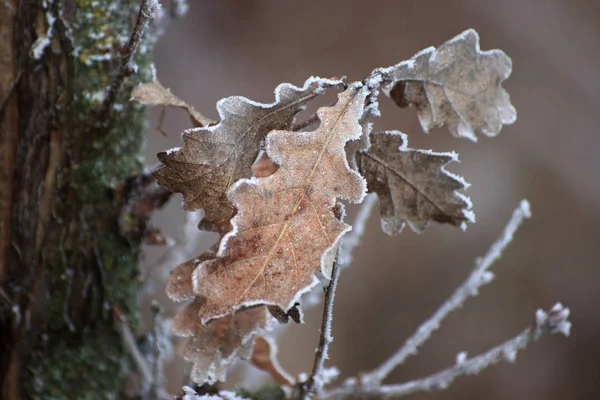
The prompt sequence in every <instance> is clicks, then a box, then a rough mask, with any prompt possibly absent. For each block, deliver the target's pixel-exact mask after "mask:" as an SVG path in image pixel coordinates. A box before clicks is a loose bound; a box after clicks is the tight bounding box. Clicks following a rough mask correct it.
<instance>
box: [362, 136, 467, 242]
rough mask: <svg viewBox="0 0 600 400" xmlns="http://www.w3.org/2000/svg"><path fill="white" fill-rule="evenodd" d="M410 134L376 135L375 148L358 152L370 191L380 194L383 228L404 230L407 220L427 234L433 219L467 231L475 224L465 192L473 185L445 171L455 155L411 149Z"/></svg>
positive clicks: (373, 145)
mask: <svg viewBox="0 0 600 400" xmlns="http://www.w3.org/2000/svg"><path fill="white" fill-rule="evenodd" d="M407 144H408V142H407V137H406V135H404V134H402V133H400V132H397V131H391V132H377V133H374V134H372V135H371V149H370V150H369V151H368V152H366V153H360V154H359V158H358V160H359V168H360V171H361V173H362V174H363V175H364V177H365V179H366V180H367V184H368V187H369V191H371V192H376V193H377V195H378V197H379V203H380V208H381V221H382V227H383V230H384V231H385V232H386V233H387V234H388V235H396V234H398V233H400V231H402V228H403V227H404V224H405V222H406V223H408V224H409V225H410V227H411V228H412V229H413V230H414V231H415V232H423V231H424V230H425V229H426V228H427V226H428V225H429V222H430V221H431V220H433V221H436V222H442V223H449V224H452V225H460V226H462V227H463V228H464V227H465V225H466V222H473V221H474V215H473V213H472V211H470V208H471V201H470V200H469V199H468V198H467V197H466V196H464V195H463V194H461V193H458V192H456V191H457V190H460V189H465V188H467V187H468V186H469V185H468V184H467V183H466V182H465V181H464V180H463V179H462V178H461V177H459V176H456V175H453V174H451V173H449V172H448V171H446V170H444V168H443V167H444V166H445V165H446V164H448V163H449V162H451V161H458V157H457V155H456V153H434V152H432V151H425V150H414V149H409V148H408V147H407Z"/></svg>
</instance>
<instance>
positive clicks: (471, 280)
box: [360, 200, 531, 386]
mask: <svg viewBox="0 0 600 400" xmlns="http://www.w3.org/2000/svg"><path fill="white" fill-rule="evenodd" d="M529 217H531V212H530V209H529V202H528V201H527V200H521V203H520V204H519V206H518V207H517V208H516V209H515V210H514V211H513V214H512V217H511V219H510V221H509V222H508V224H507V225H506V227H505V228H504V231H503V232H502V234H501V235H500V237H499V238H498V240H497V241H496V242H495V243H494V244H493V245H492V247H490V249H489V250H488V252H487V253H486V255H485V256H484V257H483V258H481V259H477V260H476V262H475V269H474V270H473V272H471V274H470V275H469V277H468V278H467V280H466V281H464V282H463V284H462V285H460V286H459V287H458V288H457V289H456V290H455V291H454V293H453V294H452V296H451V297H450V298H449V299H448V300H447V301H446V302H445V303H444V304H443V305H442V306H441V307H440V308H439V309H438V310H437V311H436V312H435V314H433V315H432V316H431V318H429V319H428V320H427V321H425V322H424V323H423V324H422V325H421V326H419V328H418V329H417V331H416V332H415V333H414V334H413V335H412V336H411V337H410V338H409V339H408V340H407V341H406V342H405V343H404V345H403V346H402V347H401V348H400V349H398V351H397V352H396V353H395V354H394V355H392V356H391V357H390V358H389V359H388V360H387V361H386V362H384V363H383V364H381V365H380V366H379V367H377V368H376V369H374V370H373V371H371V372H369V373H367V374H365V375H363V376H362V377H361V379H360V380H361V382H362V384H363V385H365V386H377V385H379V384H380V383H381V382H382V381H383V380H384V379H385V377H387V376H388V375H389V374H390V372H392V371H393V370H394V368H396V367H397V366H398V365H400V364H402V363H404V361H405V360H406V359H407V358H408V357H409V356H410V355H413V354H416V353H417V350H418V348H419V347H420V346H421V345H422V344H423V343H425V342H426V341H427V340H428V339H429V338H430V337H431V334H432V333H433V332H434V331H435V330H437V329H438V328H439V327H440V324H441V323H442V321H443V320H444V318H446V316H447V315H448V314H450V313H451V312H452V311H454V310H456V309H457V308H459V307H461V306H462V305H463V303H464V302H465V300H467V299H468V298H469V297H471V296H476V295H477V294H478V293H479V288H480V287H481V286H483V285H485V284H486V283H489V282H491V281H492V279H493V278H494V275H493V273H492V272H490V271H488V269H489V268H490V266H491V265H492V264H493V263H494V261H496V260H497V259H498V258H500V256H501V255H502V251H504V249H505V248H506V246H507V245H508V244H509V243H510V242H511V240H512V239H513V235H514V233H515V231H516V230H517V228H518V227H519V226H520V225H521V223H522V222H523V219H525V218H529Z"/></svg>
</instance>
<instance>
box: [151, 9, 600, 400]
mask: <svg viewBox="0 0 600 400" xmlns="http://www.w3.org/2000/svg"><path fill="white" fill-rule="evenodd" d="M189 3H190V4H189V5H190V10H189V12H188V14H187V16H186V17H185V18H184V19H183V20H181V21H176V22H175V23H173V24H171V26H170V27H169V28H168V30H167V31H166V34H165V35H164V36H163V37H162V39H161V40H160V43H159V44H158V46H157V48H156V57H155V58H156V67H157V71H158V78H159V80H160V81H161V82H162V83H163V85H164V86H166V87H169V88H170V89H171V90H172V91H173V92H174V93H175V94H177V95H178V96H179V97H181V98H182V99H184V100H186V101H188V102H189V103H191V104H193V105H194V106H195V107H196V108H197V109H198V110H199V111H200V112H202V113H203V114H205V115H207V116H208V117H210V118H213V119H217V117H218V116H217V113H216V111H215V103H216V102H217V101H218V100H219V99H221V98H222V97H225V96H231V95H243V96H246V97H248V98H250V99H253V100H255V101H260V102H266V103H270V102H272V101H273V89H274V88H275V87H276V86H277V85H278V84H279V83H281V82H291V83H294V84H296V85H300V84H302V83H303V82H304V80H305V79H306V78H307V77H309V76H311V75H319V76H323V77H330V76H342V75H346V76H347V77H348V79H349V81H353V80H358V79H362V77H364V76H365V75H367V74H368V73H369V72H370V71H371V70H372V69H373V68H374V67H380V66H389V65H393V64H396V63H397V62H399V61H402V60H405V59H408V58H410V57H411V56H412V55H413V54H415V53H416V52H418V51H419V50H421V49H423V48H425V47H428V46H430V45H434V46H438V45H440V44H442V43H443V42H445V41H446V40H448V39H450V38H452V37H453V36H455V35H456V34H458V33H460V32H462V31H463V30H465V29H467V28H475V29H476V30H477V31H478V32H479V34H480V36H481V48H482V49H484V50H488V49H493V48H500V49H502V50H504V51H505V52H506V53H507V54H508V55H509V56H510V57H511V58H512V60H513V73H512V76H511V77H510V79H509V80H508V81H507V82H505V83H504V87H505V88H506V89H507V90H508V92H509V93H510V95H511V100H512V102H513V104H514V106H515V107H516V108H517V111H518V119H517V122H516V123H515V124H513V125H511V126H506V127H504V129H503V130H502V132H501V133H500V135H499V136H498V137H496V138H486V137H481V136H480V140H479V142H478V143H471V142H469V141H468V140H466V139H460V140H459V139H455V138H453V137H452V136H451V135H450V133H449V132H447V131H445V130H444V129H438V130H436V131H433V132H431V133H430V134H429V135H426V134H423V133H422V130H421V128H420V126H419V123H418V120H417V116H416V112H415V110H414V109H399V108H397V107H396V106H395V104H393V102H392V101H391V100H389V99H387V98H386V97H384V96H382V97H381V99H380V103H381V109H382V113H383V118H380V119H377V120H376V121H375V129H399V130H401V131H403V132H405V133H407V134H408V135H409V146H410V147H416V148H426V149H430V148H431V149H434V150H436V151H450V150H455V151H456V152H458V153H459V155H460V160H461V163H460V164H456V163H455V164H451V165H449V166H448V167H447V168H448V169H449V170H450V171H452V172H454V173H457V174H460V175H462V176H463V177H464V178H465V179H466V180H467V181H468V182H470V183H471V184H472V186H471V188H469V189H468V191H467V195H469V196H470V197H471V199H472V200H473V203H474V210H475V213H476V216H477V223H476V224H473V225H471V226H469V228H468V229H467V231H466V232H462V231H460V230H459V229H456V228H452V227H449V226H441V225H432V226H431V227H430V228H429V230H428V231H427V232H426V233H425V234H423V235H417V234H415V233H413V232H412V231H411V230H410V229H409V228H406V229H405V230H404V231H403V232H402V233H401V234H400V235H399V236H397V237H388V236H386V235H385V234H384V233H383V232H382V231H381V229H380V225H379V218H378V217H379V216H378V211H376V212H375V213H373V215H372V216H371V219H370V220H369V223H368V227H367V233H366V236H365V238H364V240H363V241H362V243H361V244H360V246H359V247H358V248H357V249H356V250H355V253H354V254H355V256H354V262H353V264H352V266H351V268H349V269H348V270H346V271H344V272H343V274H342V276H341V281H340V285H339V289H338V293H337V296H336V306H335V318H334V328H333V335H334V337H335V340H334V342H333V344H332V347H331V351H330V356H331V357H330V358H331V360H330V362H329V365H335V366H337V367H338V368H339V369H340V370H341V371H342V377H341V378H342V379H343V378H345V377H348V376H353V375H355V374H357V373H358V372H360V371H367V370H370V369H372V368H374V367H376V366H377V365H378V364H379V363H381V362H383V361H384V360H385V359H386V358H387V357H388V356H389V355H391V354H392V352H393V351H394V350H396V349H397V348H398V347H399V346H400V345H401V344H402V343H403V342H404V340H405V339H406V338H407V337H408V336H409V335H411V334H412V333H413V332H414V330H415V329H416V328H417V326H418V325H419V324H420V323H421V322H422V321H424V320H425V319H426V318H428V317H429V316H430V315H431V314H432V313H433V312H434V311H435V310H436V309H437V308H438V306H439V305H440V304H441V303H442V302H443V301H444V300H445V299H446V298H447V297H448V296H449V295H450V294H451V293H452V292H453V290H454V289H455V288H456V287H457V286H458V285H459V284H460V283H461V282H462V281H463V280H464V279H465V278H466V276H467V275H468V273H469V272H470V271H471V269H472V268H473V265H474V260H475V258H476V257H478V256H482V255H483V254H485V252H486V251H487V249H488V247H489V246H490V244H491V243H492V242H493V241H494V240H495V239H496V238H497V236H498V235H499V233H500V232H501V230H502V228H503V227H504V224H505V223H506V221H507V220H508V218H509V216H510V214H511V212H512V210H513V209H514V208H515V207H516V206H517V204H518V202H519V201H520V199H522V198H527V199H529V201H530V202H531V206H532V212H533V218H532V219H531V220H528V221H526V222H525V224H524V225H523V227H522V228H521V229H520V230H519V232H518V233H517V235H516V238H515V241H514V242H513V243H512V244H511V245H510V246H509V248H508V250H507V251H506V252H505V253H504V256H503V257H502V259H501V260H499V261H498V262H497V263H496V264H495V265H494V267H493V269H492V270H493V272H494V273H495V275H496V277H497V278H496V280H495V281H494V282H493V283H492V284H490V285H486V286H485V287H484V288H483V289H482V291H481V293H480V295H479V296H478V297H476V298H473V299H471V300H469V301H468V302H467V303H466V305H465V306H464V307H463V308H462V309H460V310H458V312H455V313H453V314H452V315H451V316H450V317H449V318H448V319H447V320H446V321H445V322H444V324H443V326H442V328H441V329H440V330H439V331H438V332H437V333H436V334H435V335H434V337H433V338H432V339H431V340H430V341H429V342H428V343H427V344H426V345H425V346H424V347H423V348H422V350H421V351H420V353H419V354H418V355H417V356H416V357H412V358H410V359H409V360H408V361H407V363H406V364H405V365H404V366H402V367H400V368H398V370H397V371H395V372H394V373H393V375H391V376H390V377H389V379H388V380H387V383H400V382H403V381H405V380H409V379H414V378H418V377H420V376H424V375H427V374H430V373H433V372H436V371H438V370H439V369H442V368H445V367H447V366H449V365H451V364H453V363H454V360H455V356H456V354H457V353H458V352H460V351H463V350H464V351H468V352H469V355H475V354H477V353H479V352H482V351H484V350H486V349H488V348H490V347H492V346H494V345H496V344H499V343H501V342H503V341H505V340H507V339H509V338H511V337H513V336H515V335H516V334H518V333H519V332H521V331H522V329H524V328H525V327H526V326H528V325H529V324H531V323H532V321H533V316H534V313H535V310H536V309H538V308H545V309H548V308H550V307H551V306H552V305H553V304H554V303H555V302H557V301H561V302H563V304H564V305H565V306H568V307H570V308H571V312H572V319H571V320H572V322H573V329H572V332H571V337H570V338H568V339H565V338H564V337H562V336H560V335H552V336H547V337H544V338H543V339H542V340H540V341H539V342H537V343H535V344H534V345H532V346H531V347H530V348H528V349H527V350H526V351H524V352H523V353H521V354H520V355H519V357H518V359H517V362H516V364H514V365H513V364H500V365H497V366H494V367H492V368H490V369H488V370H486V371H484V372H483V373H481V374H480V375H478V376H472V377H463V378H459V379H458V380H457V381H456V382H455V383H454V384H453V385H452V386H451V387H450V388H449V389H447V390H445V391H443V392H438V393H425V394H416V395H413V396H412V397H411V399H415V400H416V399H419V400H421V399H482V398H485V399H488V400H495V399H528V400H530V399H548V400H551V399H557V400H558V399H560V400H564V399H600V310H599V306H600V293H599V292H600V157H599V156H598V154H599V152H600V132H599V130H600V117H599V114H600V76H599V73H598V70H599V67H598V66H599V65H600V51H598V50H599V49H600V33H599V29H600V3H599V2H598V1H596V0H570V1H557V0H547V1H533V0H505V1H493V0H465V1H432V0H421V1H404V0H396V1H369V2H367V1H359V0H345V1H286V2H283V1H276V0H272V1H258V0H253V1H250V0H244V1H229V0H227V1H225V0H220V1H206V0H205V1H198V0H196V1H190V2H189ZM158 114H159V110H158V109H152V110H150V111H149V121H150V122H149V125H150V128H149V129H148V147H147V163H148V165H152V164H155V163H156V153H157V152H159V151H162V150H165V149H169V148H172V147H175V146H179V145H180V135H179V134H180V132H181V131H182V130H184V129H186V128H189V127H190V125H189V120H188V118H187V116H186V115H185V114H184V112H183V111H180V110H172V109H171V110H168V111H167V114H166V118H165V121H164V124H163V130H164V131H165V132H167V136H162V135H161V134H160V133H159V132H158V131H157V130H156V129H154V128H153V127H154V126H155V125H156V121H157V119H158ZM355 211H356V207H355V206H353V207H349V214H350V215H349V217H348V221H349V222H351V221H352V219H353V215H354V213H355ZM184 218H185V217H184V211H183V210H182V208H181V196H180V195H175V196H173V198H172V200H171V202H170V203H169V204H168V206H167V207H166V208H165V209H164V210H163V211H161V212H159V213H157V214H156V215H155V217H154V219H153V223H154V225H155V226H157V227H160V228H162V230H163V232H164V233H165V234H167V235H169V236H173V237H176V236H177V235H178V232H179V231H180V230H181V228H182V226H183V224H184ZM198 237H199V238H200V239H199V242H198V243H197V245H196V244H194V245H193V246H188V247H191V249H188V250H190V253H191V254H189V256H190V257H193V256H196V255H198V254H200V253H201V252H202V251H203V250H204V249H205V248H207V247H209V246H210V245H212V243H213V242H214V241H215V240H216V235H212V234H207V233H200V234H199V236H198ZM165 251H166V249H165V248H156V247H152V248H148V249H147V251H146V252H145V255H144V261H143V266H144V268H145V271H144V272H145V274H146V275H147V276H149V277H151V280H152V283H153V284H152V286H151V287H150V288H149V291H148V293H146V295H145V297H144V299H145V301H147V302H149V301H150V299H158V301H159V302H160V303H161V305H162V306H163V309H165V310H166V311H165V313H166V314H167V315H169V314H170V313H173V312H174V311H175V310H176V309H177V307H178V306H177V305H174V304H173V303H171V301H170V300H168V299H167V298H166V296H165V295H164V286H165V282H166V279H167V277H168V272H169V270H170V269H171V268H172V267H173V266H174V265H170V264H168V262H165V260H164V258H161V255H162V254H163V253H164V252H165ZM319 290H320V289H319ZM148 308H149V307H146V306H144V310H146V311H147V309H148ZM305 317H306V318H305V319H306V324H304V325H300V326H297V325H294V326H290V327H289V328H286V329H285V330H284V331H282V332H281V334H280V336H279V339H278V342H279V356H280V360H281V363H282V364H283V366H284V367H285V368H286V369H287V370H288V371H290V372H291V373H293V374H297V373H299V372H309V371H310V369H311V368H312V362H313V356H314V348H315V346H316V344H317V341H318V326H319V324H320V319H321V307H315V308H313V309H311V310H309V311H308V312H307V313H306V316H305ZM142 329H147V325H146V327H143V328H142ZM186 368H187V365H186V362H184V361H183V360H182V359H180V358H177V359H175V360H174V361H172V362H170V363H169V365H168V371H169V373H168V374H167V378H168V388H169V389H170V391H171V392H173V393H174V392H177V391H178V388H180V387H181V384H182V383H183V382H184V374H185V370H186ZM249 368H251V367H249ZM235 376H238V377H240V376H246V379H245V381H244V382H245V383H244V384H245V385H247V384H250V385H252V386H254V387H256V386H257V385H258V384H259V379H262V377H263V376H262V375H260V374H255V373H252V374H251V375H248V374H242V373H238V374H233V375H232V382H230V383H228V385H229V387H232V386H234V385H235V384H236V381H235ZM248 376H251V377H252V378H251V379H250V378H248ZM340 381H341V380H338V382H340ZM237 382H239V381H237ZM248 382H250V383H248Z"/></svg>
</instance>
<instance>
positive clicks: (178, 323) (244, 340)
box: [172, 299, 270, 384]
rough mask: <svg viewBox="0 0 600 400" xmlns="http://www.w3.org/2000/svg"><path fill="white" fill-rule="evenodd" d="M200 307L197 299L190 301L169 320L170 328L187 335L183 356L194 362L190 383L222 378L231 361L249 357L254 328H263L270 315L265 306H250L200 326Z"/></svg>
mask: <svg viewBox="0 0 600 400" xmlns="http://www.w3.org/2000/svg"><path fill="white" fill-rule="evenodd" d="M201 306H202V300H201V299H196V300H194V301H193V302H192V303H190V304H189V305H188V306H187V307H186V308H185V309H184V311H183V312H181V313H179V314H178V315H177V316H176V317H175V319H174V320H173V325H172V331H173V332H174V333H175V334H177V335H179V336H186V337H188V340H187V343H186V345H185V350H184V355H183V356H184V358H185V359H186V360H188V361H191V362H193V363H194V366H193V368H192V372H191V378H192V379H193V380H194V382H197V383H199V384H202V383H203V382H208V383H210V384H213V383H215V381H217V380H219V381H224V380H225V377H226V373H227V369H228V368H229V367H230V366H232V365H233V363H235V362H236V361H238V360H245V359H249V358H250V357H251V356H252V349H253V347H254V339H255V336H256V334H257V330H258V329H260V328H266V326H267V324H268V321H269V318H270V316H269V315H268V312H267V309H266V307H265V306H259V307H252V308H247V309H243V310H239V311H238V312H236V313H235V314H233V315H227V316H224V317H222V318H219V319H217V320H216V321H213V322H211V323H210V324H208V325H206V326H204V325H202V323H201V321H200V318H199V317H198V313H199V311H200V308H201Z"/></svg>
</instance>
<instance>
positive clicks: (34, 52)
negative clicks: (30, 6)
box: [31, 1, 56, 60]
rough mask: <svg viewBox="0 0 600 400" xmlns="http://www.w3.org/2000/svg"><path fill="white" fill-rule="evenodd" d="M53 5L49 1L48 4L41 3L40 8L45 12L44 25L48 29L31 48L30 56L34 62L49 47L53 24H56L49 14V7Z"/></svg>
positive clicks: (52, 34)
mask: <svg viewBox="0 0 600 400" xmlns="http://www.w3.org/2000/svg"><path fill="white" fill-rule="evenodd" d="M53 3H54V1H51V2H50V4H48V2H46V1H43V2H42V7H43V8H44V9H45V10H46V14H45V15H46V23H47V24H48V28H47V29H46V34H45V35H42V36H40V37H38V38H37V39H36V40H35V42H33V45H32V46H31V56H32V57H33V59H34V60H39V59H41V58H42V56H43V55H44V51H45V50H46V48H47V47H48V46H50V39H51V38H52V37H53V36H54V23H55V22H56V18H55V17H54V15H52V13H51V12H50V9H49V8H50V6H51V5H52V4H53Z"/></svg>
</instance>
